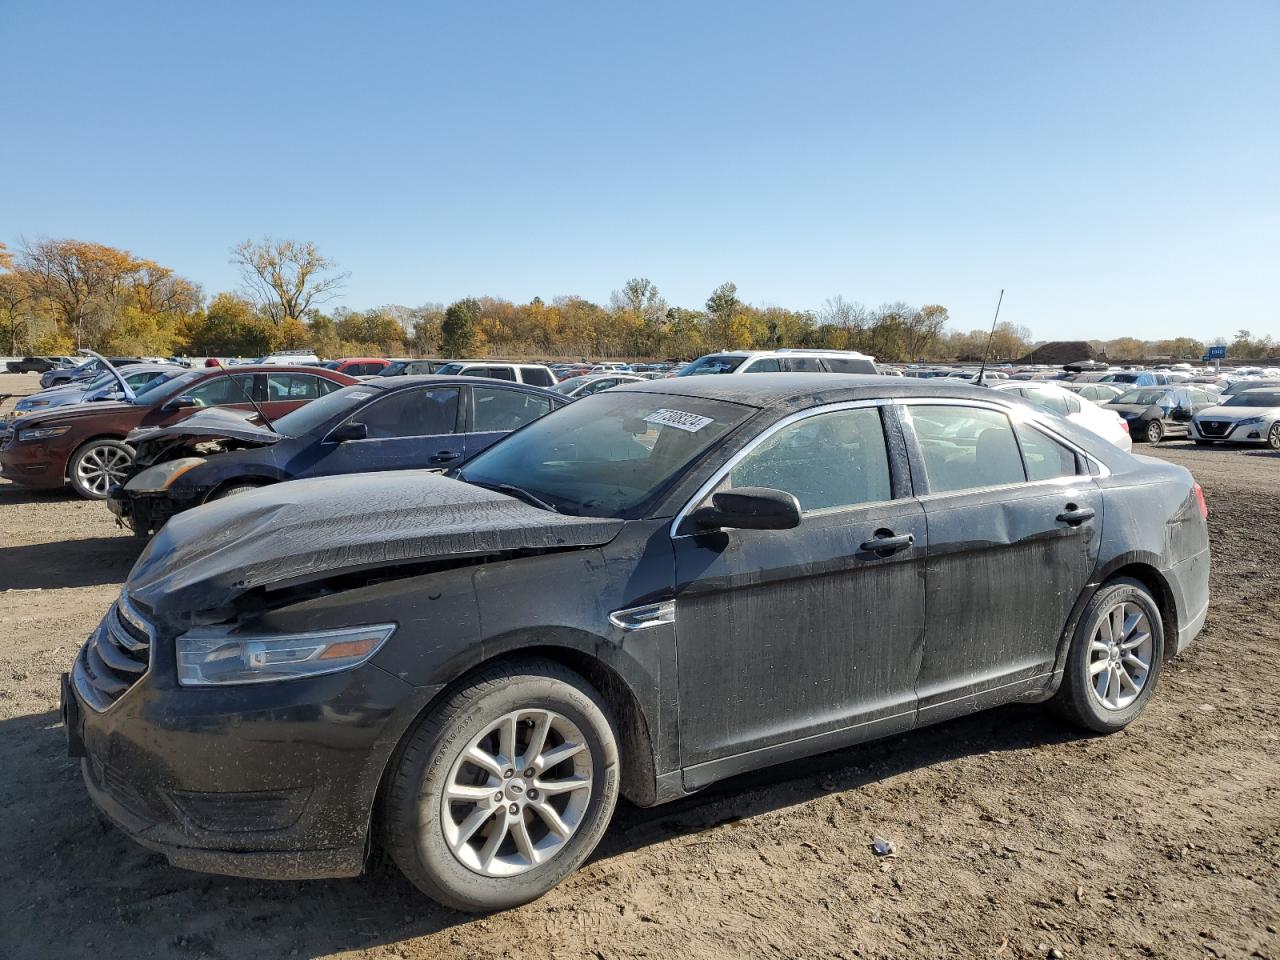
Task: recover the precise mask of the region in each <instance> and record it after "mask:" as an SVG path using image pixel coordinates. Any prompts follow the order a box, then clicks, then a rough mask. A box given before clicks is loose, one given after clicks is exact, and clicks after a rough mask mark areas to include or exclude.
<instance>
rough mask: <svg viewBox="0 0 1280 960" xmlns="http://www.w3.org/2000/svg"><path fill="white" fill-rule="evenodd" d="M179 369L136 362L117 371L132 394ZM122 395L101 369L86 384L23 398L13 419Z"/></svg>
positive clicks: (180, 368) (161, 380) (174, 373)
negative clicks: (100, 371)
mask: <svg viewBox="0 0 1280 960" xmlns="http://www.w3.org/2000/svg"><path fill="white" fill-rule="evenodd" d="M184 372H185V371H184V370H183V368H182V367H179V366H177V365H175V364H171V363H135V364H130V365H129V366H127V367H125V368H124V370H123V371H121V372H120V376H122V377H123V378H124V381H125V383H127V384H129V388H130V389H131V390H134V391H141V390H142V389H143V388H145V387H148V386H151V385H153V384H156V383H163V382H164V381H165V380H172V379H173V378H174V377H176V376H177V375H178V374H180V373H184ZM123 396H124V392H123V391H122V390H121V389H120V381H119V380H117V379H116V377H115V375H114V374H113V373H111V371H109V370H104V371H102V373H100V374H98V375H97V376H96V377H94V378H93V379H92V380H90V381H88V382H87V383H71V384H67V385H66V386H62V387H50V388H49V389H47V390H41V391H40V392H39V393H33V394H32V395H31V396H29V397H23V398H22V399H21V400H19V401H18V404H17V406H16V407H14V414H15V415H16V416H23V415H25V414H28V413H31V412H32V411H35V410H39V411H44V410H51V409H52V408H54V407H65V406H67V405H69V404H73V403H92V402H94V401H96V400H119V399H121V398H122V397H123Z"/></svg>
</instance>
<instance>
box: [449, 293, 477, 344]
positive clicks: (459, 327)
mask: <svg viewBox="0 0 1280 960" xmlns="http://www.w3.org/2000/svg"><path fill="white" fill-rule="evenodd" d="M479 315H480V304H479V303H477V302H476V301H475V300H473V299H467V300H458V301H457V302H455V303H451V304H449V309H447V310H446V311H445V312H444V321H443V322H442V323H441V325H440V352H441V353H443V354H444V355H445V356H446V357H466V356H468V355H469V354H470V353H471V352H472V351H473V350H474V349H475V344H476V340H477V331H476V321H477V319H478V318H479Z"/></svg>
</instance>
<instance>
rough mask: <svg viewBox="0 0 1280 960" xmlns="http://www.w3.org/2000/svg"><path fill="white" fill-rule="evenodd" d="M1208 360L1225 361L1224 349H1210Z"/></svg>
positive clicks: (1225, 350) (1225, 352) (1225, 351)
mask: <svg viewBox="0 0 1280 960" xmlns="http://www.w3.org/2000/svg"><path fill="white" fill-rule="evenodd" d="M1208 358H1209V359H1210V360H1225V359H1226V358H1227V348H1226V347H1210V348H1209V354H1208Z"/></svg>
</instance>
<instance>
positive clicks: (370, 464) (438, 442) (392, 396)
mask: <svg viewBox="0 0 1280 960" xmlns="http://www.w3.org/2000/svg"><path fill="white" fill-rule="evenodd" d="M460 393H461V390H460V388H458V387H427V386H422V387H413V388H410V389H408V390H396V391H394V392H391V393H389V394H388V395H387V396H385V397H380V398H379V399H377V400H374V401H373V402H372V403H370V404H367V405H366V406H364V407H361V408H360V409H359V410H358V411H356V412H355V413H354V414H352V415H351V416H350V417H349V418H348V419H347V420H345V421H343V423H342V424H339V426H338V427H336V428H335V429H334V430H333V431H331V434H330V436H329V437H326V438H325V439H324V440H323V441H322V442H321V444H320V448H321V456H320V457H319V458H318V459H317V460H316V461H315V462H314V463H311V464H309V465H308V466H307V467H306V468H304V469H302V470H300V471H299V472H298V474H297V476H299V477H321V476H328V475H331V474H337V473H363V472H369V471H374V470H420V469H429V470H447V469H449V468H451V467H454V466H456V465H457V464H458V463H460V462H461V460H462V454H463V438H462V435H461V434H460V433H459V432H458V426H459V424H460V422H461V407H462V404H461V403H460ZM356 423H359V424H363V425H364V428H365V431H366V436H365V437H364V438H363V439H352V440H336V439H334V438H333V434H336V433H337V432H338V431H339V430H341V429H342V428H343V427H345V426H348V425H350V424H356Z"/></svg>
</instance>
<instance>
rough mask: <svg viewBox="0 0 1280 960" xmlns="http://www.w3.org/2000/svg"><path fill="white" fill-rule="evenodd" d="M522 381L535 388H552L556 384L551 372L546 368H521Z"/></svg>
mask: <svg viewBox="0 0 1280 960" xmlns="http://www.w3.org/2000/svg"><path fill="white" fill-rule="evenodd" d="M520 379H521V380H523V381H524V382H525V383H531V384H533V385H534V386H535V387H552V386H555V382H556V380H555V377H553V376H551V371H550V370H548V369H546V368H545V367H521V368H520Z"/></svg>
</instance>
